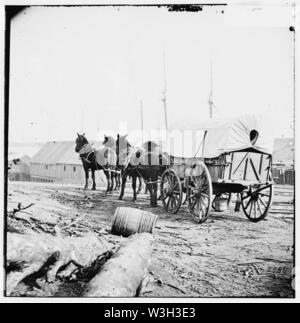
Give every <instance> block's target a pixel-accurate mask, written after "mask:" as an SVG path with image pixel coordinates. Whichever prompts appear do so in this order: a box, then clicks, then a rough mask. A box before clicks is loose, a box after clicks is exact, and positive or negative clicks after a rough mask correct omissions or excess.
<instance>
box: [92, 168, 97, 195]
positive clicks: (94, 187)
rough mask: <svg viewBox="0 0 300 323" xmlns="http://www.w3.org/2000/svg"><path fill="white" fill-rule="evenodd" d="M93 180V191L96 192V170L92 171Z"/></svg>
mask: <svg viewBox="0 0 300 323" xmlns="http://www.w3.org/2000/svg"><path fill="white" fill-rule="evenodd" d="M92 180H93V187H92V190H93V191H95V190H96V180H95V170H92Z"/></svg>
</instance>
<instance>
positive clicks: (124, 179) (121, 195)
mask: <svg viewBox="0 0 300 323" xmlns="http://www.w3.org/2000/svg"><path fill="white" fill-rule="evenodd" d="M126 179H127V177H126V174H122V186H121V192H120V196H119V200H122V199H123V196H124V191H125V185H126Z"/></svg>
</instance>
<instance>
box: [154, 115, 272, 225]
mask: <svg viewBox="0 0 300 323" xmlns="http://www.w3.org/2000/svg"><path fill="white" fill-rule="evenodd" d="M260 120H261V119H260V118H257V117H255V116H244V117H242V118H239V119H235V120H230V121H226V122H223V123H222V122H221V123H220V122H219V123H216V122H215V123H210V124H209V125H208V126H201V129H200V127H199V129H200V130H203V139H202V143H201V148H202V149H201V157H198V156H195V157H192V158H185V157H173V156H172V157H170V162H169V165H168V168H167V169H166V170H165V171H164V172H163V174H162V177H161V184H160V191H161V199H162V203H163V206H164V208H165V210H166V211H167V212H170V213H177V212H178V211H179V209H180V207H181V205H182V204H183V203H187V205H188V209H189V212H190V213H191V214H192V216H193V218H194V220H195V221H196V222H198V223H203V222H205V221H206V220H207V218H208V217H209V213H210V210H211V208H214V209H215V210H216V211H224V210H226V209H227V206H228V205H229V202H230V199H231V196H232V194H233V193H236V194H237V203H236V207H237V208H238V209H239V206H242V209H243V211H244V213H245V215H246V217H247V218H248V219H249V220H250V221H252V222H259V221H261V220H263V219H265V217H266V216H267V214H268V211H269V209H270V206H271V203H272V197H273V180H272V155H271V149H270V148H269V147H271V145H270V144H269V143H270V140H269V141H268V140H267V139H266V138H265V137H264V136H263V135H264V131H263V129H264V128H263V127H262V125H261V122H260ZM184 195H185V201H184V198H183V197H184Z"/></svg>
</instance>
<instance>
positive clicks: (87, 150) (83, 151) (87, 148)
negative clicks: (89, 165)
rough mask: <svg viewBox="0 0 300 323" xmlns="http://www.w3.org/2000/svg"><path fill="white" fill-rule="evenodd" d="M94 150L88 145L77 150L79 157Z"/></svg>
mask: <svg viewBox="0 0 300 323" xmlns="http://www.w3.org/2000/svg"><path fill="white" fill-rule="evenodd" d="M93 151H94V150H93V148H92V147H91V145H90V144H89V143H87V144H85V145H83V146H82V148H81V149H80V150H79V152H78V154H79V155H80V157H81V156H83V155H86V154H90V153H92V152H93Z"/></svg>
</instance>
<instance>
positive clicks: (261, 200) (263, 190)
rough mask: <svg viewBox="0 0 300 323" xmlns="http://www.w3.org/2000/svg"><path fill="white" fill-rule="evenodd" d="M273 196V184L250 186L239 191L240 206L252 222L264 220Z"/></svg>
mask: <svg viewBox="0 0 300 323" xmlns="http://www.w3.org/2000/svg"><path fill="white" fill-rule="evenodd" d="M272 198H273V184H268V185H263V186H260V187H255V188H254V187H250V189H249V191H245V192H242V193H241V201H242V207H243V211H244V213H245V215H246V216H247V218H248V219H249V220H250V221H252V222H259V221H261V220H264V219H265V218H266V216H267V214H268V211H269V209H270V206H271V204H272Z"/></svg>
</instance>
